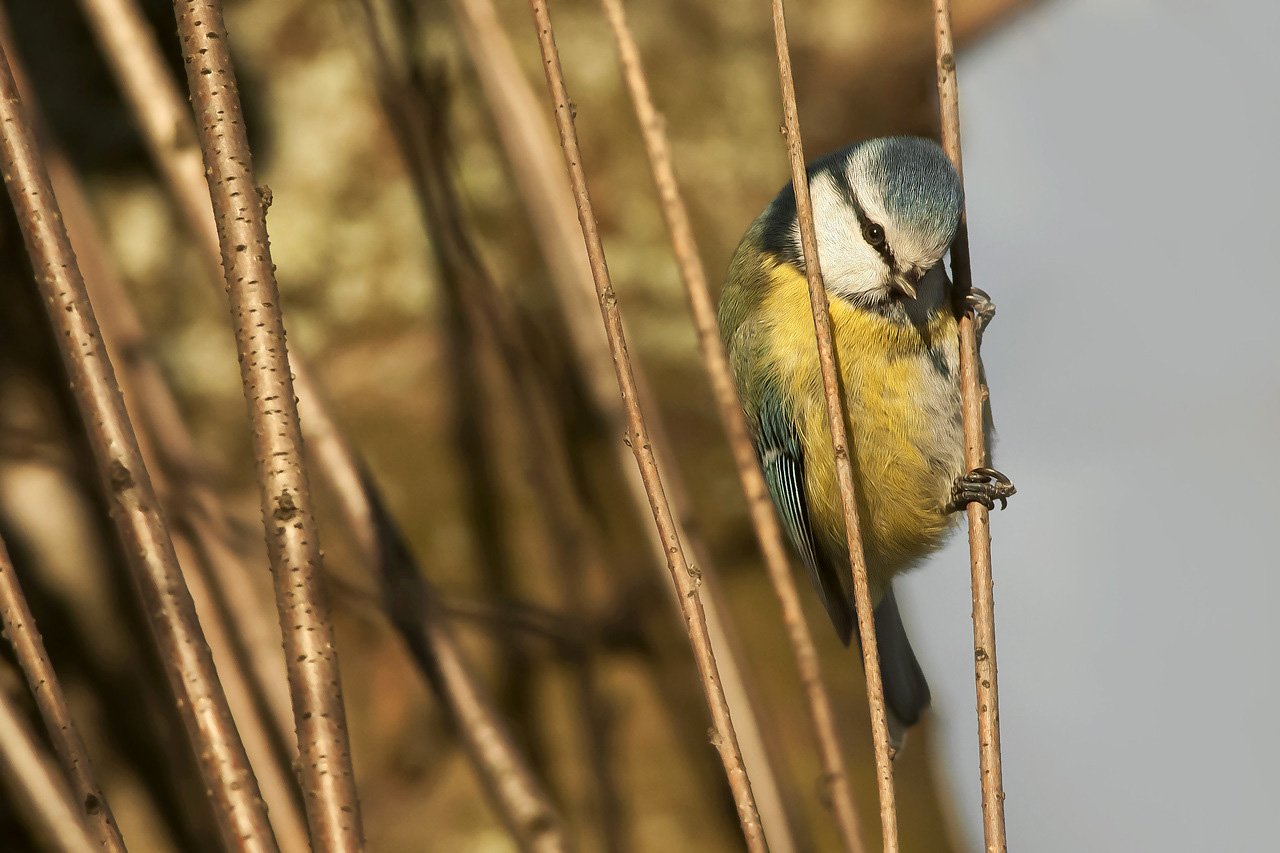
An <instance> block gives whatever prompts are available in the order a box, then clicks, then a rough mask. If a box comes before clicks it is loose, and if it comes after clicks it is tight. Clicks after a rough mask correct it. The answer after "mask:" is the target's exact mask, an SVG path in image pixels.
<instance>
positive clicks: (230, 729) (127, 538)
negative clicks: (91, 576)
mask: <svg viewBox="0 0 1280 853" xmlns="http://www.w3.org/2000/svg"><path fill="white" fill-rule="evenodd" d="M3 58H4V57H3V51H2V50H0V60H3ZM0 143H2V149H3V172H4V179H5V184H6V185H7V186H8V189H9V195H10V197H11V198H12V200H13V204H14V208H15V210H16V211H17V213H18V222H19V225H20V227H21V229H22V234H23V238H24V240H25V241H26V244H27V251H28V253H29V254H30V255H31V260H32V266H33V268H34V269H35V272H36V280H37V283H38V285H39V287H40V290H41V293H42V295H43V296H44V301H45V304H46V308H47V310H48V312H49V317H50V321H51V323H52V325H53V327H54V330H55V332H56V333H57V335H58V338H59V340H60V341H61V342H62V347H61V349H62V356H63V360H64V362H65V366H66V370H67V373H68V374H69V376H70V377H71V384H72V390H73V393H74V396H75V399H76V404H77V407H78V408H79V409H80V412H81V416H82V419H83V421H84V425H85V430H86V432H87V434H88V438H89V444H90V446H91V447H92V449H93V454H94V458H95V460H96V461H97V463H98V468H99V474H100V476H101V478H102V483H103V488H104V493H105V496H106V500H107V502H108V503H109V505H110V506H111V509H112V516H113V518H114V519H115V521H116V527H117V530H118V531H119V534H120V536H121V539H122V540H123V541H124V544H125V551H126V553H127V554H128V555H129V556H130V558H131V559H130V565H131V567H132V569H133V573H134V577H135V581H136V582H137V584H138V588H139V593H140V595H141V596H142V600H143V604H144V608H143V609H144V610H145V612H146V613H147V614H148V616H149V617H150V619H151V626H152V629H153V632H154V634H155V638H156V642H157V644H158V645H159V647H160V650H161V658H162V660H163V661H164V663H165V670H166V674H167V675H168V677H169V682H170V687H171V688H172V689H173V691H174V693H175V695H176V697H177V699H178V707H179V712H180V714H181V715H182V718H183V722H184V724H185V725H186V728H187V734H188V737H189V739H190V740H191V744H192V747H193V748H194V749H195V752H196V755H197V760H198V763H199V766H200V769H201V773H202V776H203V779H204V781H205V784H206V786H207V788H208V790H209V793H210V798H211V799H212V801H213V810H214V813H215V815H216V816H217V819H218V824H219V828H220V829H221V831H222V834H223V838H224V840H225V841H226V843H227V844H228V845H240V846H241V847H242V848H244V849H255V850H268V851H270V850H275V849H276V844H275V838H274V837H273V836H272V833H271V828H270V826H269V825H268V823H267V816H266V809H265V808H264V807H263V803H262V798H261V796H260V795H259V793H258V783H257V780H256V779H255V778H254V776H253V771H252V770H251V769H250V767H249V763H248V759H247V758H246V757H245V751H244V745H243V743H241V741H240V737H239V734H238V733H237V732H236V729H235V723H234V722H233V721H232V717H231V712H230V709H229V708H228V706H227V699H226V695H225V693H224V692H223V689H222V685H221V684H220V683H219V682H218V675H217V672H216V670H215V669H214V665H213V659H212V656H211V655H210V652H209V646H208V644H207V643H206V642H205V638H204V634H203V633H202V632H201V630H200V625H199V622H198V620H197V619H196V614H195V607H194V605H193V604H192V601H191V594H190V592H189V591H188V590H187V587H186V584H185V582H184V581H183V579H182V573H181V570H180V569H179V568H178V561H177V557H176V556H175V554H174V550H173V543H172V541H171V540H170V538H169V533H168V531H167V530H166V529H165V526H164V522H163V520H162V518H161V512H160V507H159V503H158V501H157V500H156V495H155V491H154V489H153V488H152V485H151V478H150V476H149V475H148V473H147V469H146V466H145V465H144V464H143V461H142V456H141V453H140V451H139V448H138V440H137V437H136V436H135V435H134V432H133V427H132V425H131V424H130V422H129V418H128V415H127V414H126V413H125V410H124V401H123V399H122V397H121V395H120V389H119V386H118V385H117V384H116V378H115V372H114V371H113V370H112V367H111V362H110V361H109V360H108V357H107V352H106V349H105V347H104V345H103V343H102V335H101V332H100V331H99V329H98V323H97V320H96V318H95V317H94V313H93V307H92V306H91V305H90V303H89V299H88V295H87V293H86V291H85V286H84V280H83V278H82V277H81V275H80V270H79V268H78V267H77V265H76V260H75V255H74V253H73V252H72V249H71V244H70V242H69V241H68V239H67V233H66V229H65V228H64V227H63V225H62V217H61V214H60V213H59V211H58V207H57V202H56V201H55V199H54V197H53V191H52V189H51V188H50V186H49V178H48V175H47V173H46V172H45V168H44V165H43V163H42V162H41V160H40V158H39V155H38V154H37V153H36V149H35V143H34V141H33V139H32V134H31V131H30V128H29V126H28V124H27V122H26V120H25V118H24V117H23V114H22V110H21V101H20V99H19V96H18V91H17V87H16V85H15V83H14V80H13V76H12V75H11V73H10V71H9V66H8V62H7V61H0Z"/></svg>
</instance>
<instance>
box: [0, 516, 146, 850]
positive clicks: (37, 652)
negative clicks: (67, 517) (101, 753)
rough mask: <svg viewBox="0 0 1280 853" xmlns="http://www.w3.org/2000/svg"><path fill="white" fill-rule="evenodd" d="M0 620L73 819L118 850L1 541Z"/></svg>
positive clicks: (107, 809)
mask: <svg viewBox="0 0 1280 853" xmlns="http://www.w3.org/2000/svg"><path fill="white" fill-rule="evenodd" d="M0 621H2V622H3V625H4V634H5V636H6V637H7V638H8V639H9V644H10V645H12V646H13V654H14V657H16V658H17V659H18V665H19V666H21V667H22V673H23V675H25V676H26V677H27V685H28V686H29V687H30V688H31V695H32V697H33V698H34V699H35V702H36V707H37V708H39V709H40V717H41V718H42V719H43V720H44V727H45V730H46V731H47V732H48V733H49V741H50V742H51V743H52V744H53V749H54V752H56V753H57V755H58V760H59V761H61V762H62V769H63V770H64V771H65V772H66V774H67V780H68V781H69V782H70V783H71V790H72V793H73V794H74V795H75V798H74V800H73V802H74V803H76V804H78V805H79V808H78V809H77V810H76V811H77V812H78V816H79V819H80V820H82V821H84V823H85V824H86V825H87V826H88V827H89V829H91V830H92V831H93V833H94V834H95V835H96V836H97V840H98V845H99V846H101V848H102V849H103V850H106V851H107V853H123V851H124V849H125V846H124V839H122V838H121V837H120V828H119V827H118V826H116V819H115V817H114V816H113V815H112V814H111V806H109V805H108V804H107V798H106V796H105V795H104V794H103V793H102V788H101V787H100V786H99V785H98V781H97V779H96V778H95V776H94V773H93V765H92V764H91V763H90V761H89V753H88V751H87V750H86V749H85V748H84V741H83V740H81V739H80V732H79V730H78V729H77V728H76V724H75V721H74V720H73V719H71V709H70V708H68V707H67V697H66V695H65V694H63V692H62V683H61V682H60V681H59V680H58V675H57V673H55V672H54V671H53V663H52V662H51V661H50V660H49V654H48V652H46V651H45V647H44V640H43V639H42V638H41V636H40V629H39V628H38V627H37V626H36V622H35V618H34V617H33V616H32V615H31V608H30V607H28V606H27V597H26V596H25V595H24V594H23V592H22V586H21V584H19V583H18V576H17V574H16V573H15V572H14V570H13V561H12V560H10V559H9V552H8V550H7V549H6V548H5V545H4V541H3V540H0Z"/></svg>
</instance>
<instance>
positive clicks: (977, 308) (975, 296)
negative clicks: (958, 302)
mask: <svg viewBox="0 0 1280 853" xmlns="http://www.w3.org/2000/svg"><path fill="white" fill-rule="evenodd" d="M964 300H965V302H966V303H967V304H968V305H969V310H970V311H972V312H973V323H974V332H976V333H977V335H978V340H982V333H983V331H985V330H986V328H987V326H988V325H989V324H990V323H991V320H992V319H993V318H994V317H995V316H996V304H995V303H994V302H992V301H991V297H990V296H988V295H987V292H986V291H985V290H979V289H978V288H976V287H971V288H969V294H968V295H967V296H966V297H965V298H964Z"/></svg>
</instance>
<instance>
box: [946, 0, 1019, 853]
mask: <svg viewBox="0 0 1280 853" xmlns="http://www.w3.org/2000/svg"><path fill="white" fill-rule="evenodd" d="M933 12H934V36H935V39H934V42H935V46H936V49H937V50H936V52H937V70H938V101H939V110H940V112H941V118H942V147H943V149H944V150H945V151H946V152H947V156H948V157H950V158H951V163H952V165H954V166H955V168H956V172H957V173H958V174H960V175H961V179H962V180H963V175H964V165H963V158H962V156H961V151H960V100H959V98H960V93H959V86H958V84H957V82H956V59H955V45H954V42H953V39H952V35H951V3H950V0H934V3H933ZM951 271H952V275H953V276H954V277H955V281H956V293H957V298H958V300H962V299H963V298H964V295H966V294H967V293H968V292H969V289H970V287H971V286H972V280H973V272H972V269H971V267H970V264H969V226H968V222H967V219H966V217H965V216H964V215H962V216H961V217H960V227H959V229H958V230H957V231H956V238H955V240H954V241H953V242H952V244H951ZM957 304H958V306H959V302H958V303H957ZM979 374H980V368H979V366H978V336H977V329H976V327H975V325H974V320H973V315H972V313H970V312H967V311H964V312H962V313H961V314H960V395H961V399H962V403H963V413H964V464H965V467H966V468H967V469H970V470H972V469H974V468H980V467H982V466H983V465H986V464H987V462H986V447H987V445H986V438H985V436H984V435H983V409H984V405H985V402H986V389H985V388H983V387H982V381H981V379H980V377H979ZM966 512H967V514H968V516H969V561H970V568H971V575H972V583H973V655H974V675H975V682H976V686H977V694H978V759H979V767H980V770H981V775H982V830H983V836H984V837H985V839H986V849H987V853H1004V851H1005V850H1006V849H1007V847H1008V842H1007V841H1006V839H1005V825H1004V771H1003V767H1002V763H1001V759H1000V690H999V687H998V686H997V682H996V618H995V590H994V583H993V581H992V577H991V520H990V516H989V513H988V512H987V508H986V507H985V506H983V505H982V504H980V503H977V502H973V503H970V504H969V506H968V509H967V510H966Z"/></svg>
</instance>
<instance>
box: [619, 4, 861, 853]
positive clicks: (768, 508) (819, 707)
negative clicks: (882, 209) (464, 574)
mask: <svg viewBox="0 0 1280 853" xmlns="http://www.w3.org/2000/svg"><path fill="white" fill-rule="evenodd" d="M603 2H604V8H605V12H606V14H607V16H608V18H609V23H610V24H611V25H612V27H613V34H614V38H615V39H616V41H617V44H618V56H619V59H620V62H621V65H622V73H623V77H624V79H625V81H626V84H627V88H628V89H629V91H630V93H631V100H632V103H633V104H634V106H635V111H636V118H637V121H638V122H639V125H640V132H641V135H642V136H643V137H644V143H645V148H646V150H647V152H648V155H649V165H650V167H651V169H652V172H653V179H654V183H655V185H656V186H657V189H658V196H659V199H660V201H661V203H662V213H663V216H664V217H665V219H666V223H667V230H668V232H669V233H670V236H671V244H672V247H673V249H674V252H675V256H676V263H677V265H678V266H679V269H680V277H681V280H682V281H683V282H684V287H685V293H686V295H687V296H688V298H689V307H690V311H691V313H692V314H693V322H694V326H695V327H696V329H697V333H698V346H699V349H700V351H701V353H702V360H703V362H704V365H705V367H706V369H707V374H708V377H709V378H710V380H711V390H712V392H713V394H714V396H715V399H716V404H717V406H718V407H719V409H720V420H721V422H722V423H723V425H724V429H725V432H726V434H727V435H728V439H729V446H730V449H731V450H732V451H733V457H734V462H735V463H736V464H737V467H738V477H739V479H740V480H741V483H742V490H743V492H744V494H745V495H746V497H747V506H748V509H749V511H750V513H751V521H752V525H753V526H754V528H755V531H756V538H757V539H758V540H759V543H760V550H761V552H762V553H763V554H764V558H765V565H766V567H767V568H768V571H769V580H770V582H771V583H772V584H773V588H774V592H775V594H776V595H777V597H778V602H779V604H780V605H781V608H782V617H783V622H784V624H785V626H786V629H787V636H788V638H789V639H790V641H791V647H792V651H793V653H794V655H795V659H796V667H797V669H798V670H799V673H800V679H801V682H802V683H803V684H804V687H805V693H806V697H807V698H808V701H809V714H810V718H811V720H812V722H813V726H814V730H815V732H816V734H817V737H818V747H819V752H820V753H821V757H822V765H823V769H824V771H825V772H826V780H827V784H828V785H829V786H830V793H831V800H832V805H833V807H834V809H835V813H836V821H837V823H838V824H839V827H840V833H841V836H842V838H843V840H844V844H845V848H846V849H848V850H853V851H861V850H862V849H863V848H862V840H861V838H860V837H859V820H858V815H857V813H856V811H855V810H854V806H853V795H852V792H851V791H850V788H849V776H848V773H847V772H846V770H845V766H844V759H843V757H842V756H841V748H840V738H839V735H838V734H837V732H836V725H835V715H834V712H833V711H832V708H831V697H830V696H829V695H828V694H827V689H826V686H825V685H824V684H823V682H822V671H821V668H820V665H819V662H818V653H817V650H816V649H815V647H814V645H813V636H812V634H811V633H810V632H809V626H808V623H807V622H806V621H805V617H804V610H803V608H802V607H801V604H800V595H799V592H798V591H797V590H796V584H795V578H794V577H793V575H792V574H791V566H790V564H789V562H788V560H787V551H786V544H785V543H784V541H783V539H782V528H781V526H780V525H779V523H778V517H777V515H775V513H774V509H773V504H772V502H771V501H770V500H769V493H768V487H767V486H766V485H765V481H764V475H763V473H762V472H761V470H760V465H759V461H758V459H757V457H756V452H755V447H754V446H753V444H752V442H751V437H750V434H749V432H748V428H747V421H746V417H745V416H744V414H743V411H742V403H741V401H740V400H739V399H738V392H737V389H736V388H735V386H734V382H733V376H732V374H731V372H730V370H729V360H728V356H727V354H726V353H725V349H724V343H723V341H721V339H720V334H719V331H718V329H717V325H716V311H715V306H714V303H713V300H712V298H711V289H710V288H709V287H708V285H707V276H706V272H705V271H704V270H703V268H702V261H701V259H700V257H699V255H698V246H697V243H696V242H695V240H694V236H693V227H692V226H691V225H690V223H689V213H688V210H687V209H686V208H685V204H684V199H683V198H682V197H681V194H680V186H679V182H678V181H677V179H676V173H675V167H674V166H673V165H672V161H671V146H670V142H669V140H668V139H667V133H666V122H665V120H664V118H663V117H662V115H661V114H659V112H658V110H657V108H656V107H655V106H654V104H653V98H652V96H651V94H650V92H649V84H648V81H647V80H646V79H645V74H644V69H643V66H642V65H641V59H640V50H639V48H638V47H637V46H636V42H635V38H634V36H633V35H632V33H631V30H630V28H629V27H628V26H627V22H626V16H625V13H624V10H623V7H622V2H621V0H603Z"/></svg>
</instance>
